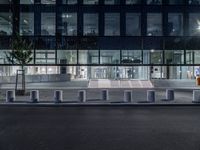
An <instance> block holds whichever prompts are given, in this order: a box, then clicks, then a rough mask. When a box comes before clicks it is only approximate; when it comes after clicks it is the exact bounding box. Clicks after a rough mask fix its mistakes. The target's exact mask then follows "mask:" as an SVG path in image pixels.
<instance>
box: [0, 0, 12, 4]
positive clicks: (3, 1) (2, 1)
mask: <svg viewBox="0 0 200 150" xmlns="http://www.w3.org/2000/svg"><path fill="white" fill-rule="evenodd" d="M11 2H12V0H0V4H11Z"/></svg>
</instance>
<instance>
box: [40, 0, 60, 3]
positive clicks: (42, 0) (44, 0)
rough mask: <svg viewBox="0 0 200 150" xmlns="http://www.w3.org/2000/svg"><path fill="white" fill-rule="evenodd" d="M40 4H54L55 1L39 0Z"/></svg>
mask: <svg viewBox="0 0 200 150" xmlns="http://www.w3.org/2000/svg"><path fill="white" fill-rule="evenodd" d="M41 4H56V0H41Z"/></svg>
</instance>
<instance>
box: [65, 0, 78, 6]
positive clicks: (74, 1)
mask: <svg viewBox="0 0 200 150" xmlns="http://www.w3.org/2000/svg"><path fill="white" fill-rule="evenodd" d="M63 4H68V5H74V4H77V0H63Z"/></svg>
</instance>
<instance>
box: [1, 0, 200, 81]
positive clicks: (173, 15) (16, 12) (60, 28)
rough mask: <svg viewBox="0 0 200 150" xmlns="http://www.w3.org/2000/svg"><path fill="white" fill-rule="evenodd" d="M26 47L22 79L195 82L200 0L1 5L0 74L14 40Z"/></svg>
mask: <svg viewBox="0 0 200 150" xmlns="http://www.w3.org/2000/svg"><path fill="white" fill-rule="evenodd" d="M16 33H19V34H20V36H22V38H23V39H25V40H26V41H27V42H31V43H33V57H34V59H33V61H32V62H31V63H30V64H28V65H27V66H26V74H27V75H43V74H47V75H49V74H50V75H51V74H52V75H53V74H57V75H65V74H68V75H70V76H71V78H72V79H138V80H143V79H145V80H149V79H194V78H195V76H196V75H198V74H199V72H200V71H199V68H200V38H199V36H200V0H121V1H120V0H13V1H12V0H1V1H0V76H13V75H15V73H16V70H17V69H19V67H18V66H16V65H15V64H10V63H9V62H7V60H6V58H5V52H6V51H10V50H11V44H12V40H13V39H14V35H15V34H16Z"/></svg>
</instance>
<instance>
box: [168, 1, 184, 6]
mask: <svg viewBox="0 0 200 150" xmlns="http://www.w3.org/2000/svg"><path fill="white" fill-rule="evenodd" d="M169 4H170V5H182V4H184V0H169Z"/></svg>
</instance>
